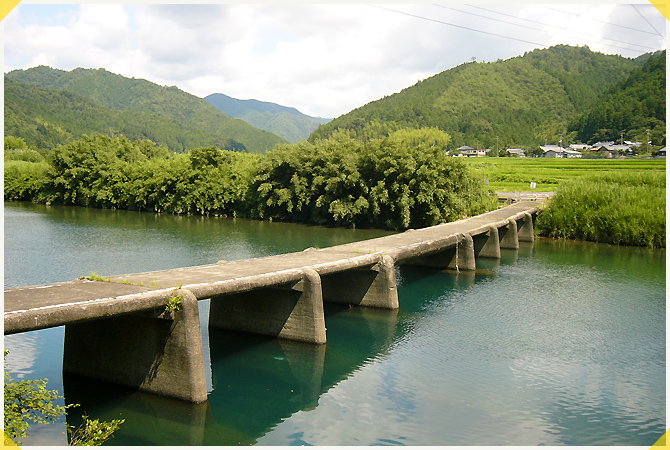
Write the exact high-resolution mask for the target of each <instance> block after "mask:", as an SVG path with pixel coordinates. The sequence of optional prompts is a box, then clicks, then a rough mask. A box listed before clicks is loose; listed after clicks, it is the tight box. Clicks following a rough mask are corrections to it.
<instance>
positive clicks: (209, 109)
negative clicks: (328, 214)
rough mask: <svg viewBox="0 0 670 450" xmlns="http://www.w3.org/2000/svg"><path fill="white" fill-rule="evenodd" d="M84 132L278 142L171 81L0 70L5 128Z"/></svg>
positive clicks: (36, 139)
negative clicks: (158, 82) (166, 84)
mask: <svg viewBox="0 0 670 450" xmlns="http://www.w3.org/2000/svg"><path fill="white" fill-rule="evenodd" d="M92 133H105V134H115V135H118V134H122V135H125V136H126V137H128V138H129V139H133V140H136V139H145V138H148V139H151V140H153V141H154V142H157V143H159V144H161V145H166V146H167V147H168V148H169V149H170V150H172V151H178V152H183V151H186V150H188V149H191V148H196V147H202V146H217V147H219V148H225V149H229V150H237V151H245V150H246V151H248V152H251V153H263V152H265V151H267V150H270V149H271V148H272V147H274V146H275V145H276V144H279V143H283V142H285V141H284V140H283V139H281V138H280V137H278V136H276V135H274V134H272V133H269V132H266V131H263V130H259V129H256V128H254V127H252V126H250V125H249V124H247V123H246V122H244V121H242V120H239V119H234V118H231V117H229V116H227V115H225V114H223V113H221V112H220V111H218V110H217V109H216V108H214V107H213V106H212V105H210V104H209V103H208V102H206V101H205V100H203V99H201V98H198V97H195V96H193V95H190V94H188V93H186V92H183V91H181V90H179V89H177V88H176V87H174V86H173V87H164V86H159V85H156V84H154V83H151V82H149V81H146V80H139V79H130V78H125V77H123V76H120V75H116V74H113V73H110V72H107V71H105V70H103V69H99V70H92V69H75V70H72V71H70V72H66V71H63V70H58V69H51V68H49V67H45V66H40V67H35V68H32V69H28V70H14V71H12V72H9V73H8V74H6V75H5V135H12V136H16V137H20V138H23V139H24V140H25V141H26V142H27V143H28V144H29V145H33V146H36V147H39V148H54V147H55V146H57V145H58V144H64V143H69V142H72V141H74V140H76V139H78V138H79V137H80V136H82V135H84V134H92Z"/></svg>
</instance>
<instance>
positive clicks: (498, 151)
mask: <svg viewBox="0 0 670 450" xmlns="http://www.w3.org/2000/svg"><path fill="white" fill-rule="evenodd" d="M496 153H497V155H498V156H500V150H498V136H496Z"/></svg>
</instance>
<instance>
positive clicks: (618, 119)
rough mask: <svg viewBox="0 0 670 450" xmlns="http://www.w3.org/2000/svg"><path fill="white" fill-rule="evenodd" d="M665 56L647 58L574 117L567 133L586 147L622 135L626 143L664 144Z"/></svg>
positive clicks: (661, 54)
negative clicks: (648, 138) (629, 141)
mask: <svg viewBox="0 0 670 450" xmlns="http://www.w3.org/2000/svg"><path fill="white" fill-rule="evenodd" d="M665 58H666V54H665V51H663V52H660V53H659V54H656V55H653V56H651V57H650V58H649V59H648V60H647V61H646V62H645V63H644V66H642V67H641V68H637V69H635V70H633V71H632V72H631V73H630V75H629V76H628V77H627V78H626V79H624V80H622V81H620V82H619V83H617V84H616V85H615V86H614V87H612V88H611V89H610V90H608V91H607V92H606V93H604V94H603V95H602V96H601V97H600V98H598V100H597V101H596V102H595V103H594V104H593V105H592V107H591V108H590V109H589V110H588V111H586V112H584V113H582V114H581V115H579V116H577V117H575V118H574V119H573V120H572V121H571V122H570V124H569V126H568V131H576V132H577V138H578V139H580V140H582V141H583V142H588V143H590V144H592V143H594V142H597V141H610V140H612V141H615V140H618V139H619V138H620V136H621V133H624V137H625V138H626V139H627V140H635V141H639V142H646V141H647V130H649V136H650V138H651V140H652V142H653V143H655V144H656V145H661V144H665V133H666V129H665V119H666V116H665V102H666V89H665V84H666V69H665V68H666V64H665Z"/></svg>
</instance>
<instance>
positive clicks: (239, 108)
mask: <svg viewBox="0 0 670 450" xmlns="http://www.w3.org/2000/svg"><path fill="white" fill-rule="evenodd" d="M204 100H206V101H207V102H209V103H210V104H211V105H212V106H214V107H215V108H216V109H218V110H219V111H221V112H223V113H224V114H227V115H229V116H231V117H235V118H236V119H241V120H244V121H245V122H247V123H248V124H250V125H252V126H254V127H256V128H259V129H261V130H265V131H269V132H270V133H274V134H276V135H277V136H280V137H281V138H283V139H286V140H287V141H289V142H291V143H296V142H299V141H301V140H304V139H307V138H308V137H309V135H310V134H311V133H312V132H313V131H314V130H316V129H317V128H318V127H319V125H322V124H324V123H328V122H329V121H330V120H332V119H325V118H322V117H311V116H308V115H306V114H303V113H301V112H300V111H298V110H297V109H296V108H291V107H288V106H282V105H278V104H276V103H270V102H263V101H260V100H253V99H251V100H239V99H236V98H233V97H229V96H227V95H225V94H210V95H208V96H207V97H205V98H204Z"/></svg>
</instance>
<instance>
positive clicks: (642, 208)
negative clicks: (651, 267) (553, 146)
mask: <svg viewBox="0 0 670 450" xmlns="http://www.w3.org/2000/svg"><path fill="white" fill-rule="evenodd" d="M665 183H666V180H665V174H661V173H653V172H650V173H645V174H640V173H611V174H594V175H588V176H584V177H581V178H578V179H575V180H571V181H567V182H564V183H562V184H561V185H560V186H559V188H558V190H557V192H556V195H555V196H554V197H553V198H552V200H551V201H550V202H549V203H548V204H547V206H546V207H545V208H544V209H543V211H542V214H540V216H539V217H538V220H537V223H536V230H537V232H538V233H539V234H540V235H542V236H547V237H553V238H563V239H579V240H586V241H593V242H604V243H609V244H617V245H635V246H643V247H661V248H665V246H666V215H665Z"/></svg>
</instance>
